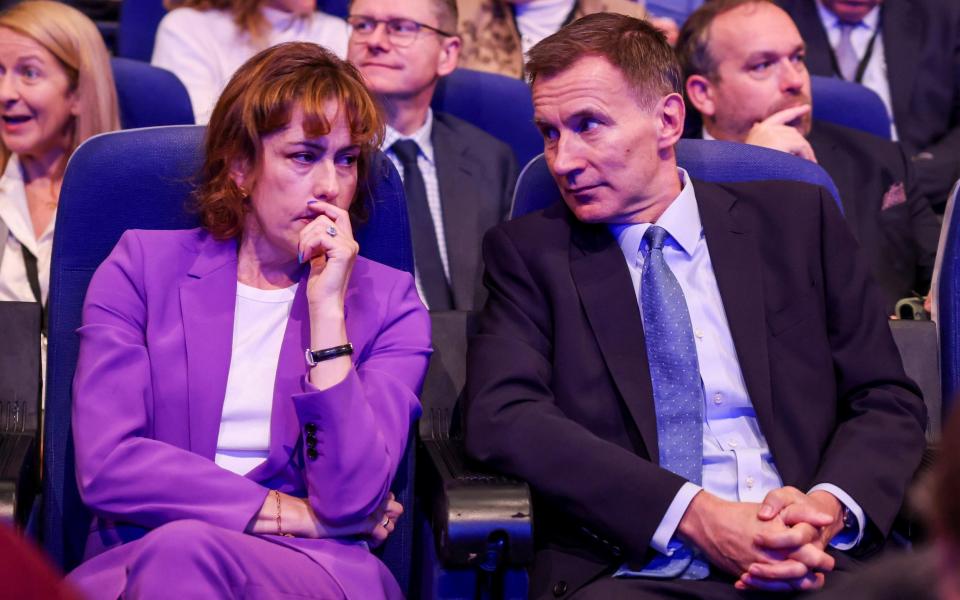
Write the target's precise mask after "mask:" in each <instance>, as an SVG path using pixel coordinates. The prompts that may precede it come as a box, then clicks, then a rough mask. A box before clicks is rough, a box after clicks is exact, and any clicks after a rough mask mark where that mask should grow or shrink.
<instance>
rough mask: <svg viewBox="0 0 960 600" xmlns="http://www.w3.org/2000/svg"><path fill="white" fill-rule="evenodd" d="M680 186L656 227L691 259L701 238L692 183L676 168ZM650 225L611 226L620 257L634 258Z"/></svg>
mask: <svg viewBox="0 0 960 600" xmlns="http://www.w3.org/2000/svg"><path fill="white" fill-rule="evenodd" d="M677 173H678V174H679V175H680V181H681V184H682V185H683V187H682V188H681V190H680V194H679V195H678V196H677V197H676V198H675V199H674V200H673V202H671V203H670V206H668V207H667V210H665V211H664V213H663V214H662V215H660V218H659V219H657V223H656V224H657V225H658V226H660V227H663V228H664V229H666V230H667V233H669V234H670V237H671V238H673V240H674V241H675V242H676V243H677V245H678V246H680V249H681V250H683V251H684V252H686V253H687V255H688V256H692V255H693V252H694V250H695V249H696V247H697V242H699V241H700V237H701V236H702V235H703V225H702V224H701V223H700V211H699V209H698V208H697V196H696V194H695V193H694V191H693V182H692V181H691V180H690V175H689V174H688V173H687V172H686V171H685V170H683V169H681V168H680V167H677ZM650 225H652V223H611V224H610V225H609V227H610V232H611V233H612V234H613V237H615V238H617V243H618V244H619V245H620V249H621V250H622V251H623V254H624V256H626V257H628V258H629V257H634V256H636V255H637V252H639V251H640V241H641V240H642V239H643V234H644V233H646V232H647V229H649V228H650Z"/></svg>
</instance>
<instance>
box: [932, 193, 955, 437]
mask: <svg viewBox="0 0 960 600" xmlns="http://www.w3.org/2000/svg"><path fill="white" fill-rule="evenodd" d="M958 201H960V181H958V182H957V184H956V185H954V186H953V190H951V192H950V199H949V200H948V202H947V211H946V213H945V214H944V220H943V230H942V231H941V232H940V248H939V251H938V254H937V265H936V268H935V269H934V278H933V281H934V287H933V288H932V289H931V290H930V293H932V294H935V302H934V306H935V318H936V320H937V325H938V326H939V328H940V365H941V369H940V376H941V380H942V386H941V387H942V389H943V415H942V417H943V422H946V420H947V418H948V417H949V415H950V411H951V410H952V409H953V405H954V404H955V403H956V402H957V396H958V395H960V209H958V208H957V206H956V204H957V202H958Z"/></svg>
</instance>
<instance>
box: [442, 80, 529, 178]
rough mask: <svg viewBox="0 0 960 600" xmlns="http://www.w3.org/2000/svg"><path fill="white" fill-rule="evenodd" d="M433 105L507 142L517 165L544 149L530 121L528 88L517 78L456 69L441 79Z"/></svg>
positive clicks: (524, 162) (522, 163)
mask: <svg viewBox="0 0 960 600" xmlns="http://www.w3.org/2000/svg"><path fill="white" fill-rule="evenodd" d="M432 106H433V110H437V111H441V112H446V113H450V114H451V115H453V116H455V117H459V118H461V119H463V120H464V121H466V122H468V123H470V124H472V125H474V126H476V127H479V128H480V129H482V130H483V131H486V132H487V133H489V134H490V135H492V136H493V137H495V138H497V139H498V140H501V141H502V142H504V143H506V144H507V145H508V146H510V147H511V148H512V149H513V153H514V155H515V156H516V157H517V164H521V165H524V164H526V163H527V161H529V160H530V159H531V158H533V157H534V156H536V155H537V154H540V153H541V152H543V138H542V137H541V136H540V132H539V131H537V128H536V127H535V126H534V124H533V103H532V102H531V99H530V88H529V86H527V84H526V83H524V82H523V81H520V80H519V79H514V78H513V77H505V76H503V75H497V74H495V73H484V72H482V71H473V70H470V69H457V70H455V71H454V72H453V73H451V74H450V75H447V76H446V77H444V78H442V79H440V83H439V84H438V85H437V89H436V91H435V92H434V93H433V102H432Z"/></svg>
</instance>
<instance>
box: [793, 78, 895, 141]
mask: <svg viewBox="0 0 960 600" xmlns="http://www.w3.org/2000/svg"><path fill="white" fill-rule="evenodd" d="M810 85H811V88H812V89H811V94H812V95H813V118H814V119H817V120H820V121H828V122H830V123H835V124H837V125H843V126H844V127H849V128H851V129H859V130H860V131H865V132H867V133H872V134H873V135H876V136H879V137H882V138H883V139H885V140H889V139H891V136H890V133H891V132H890V115H889V114H887V107H886V106H884V104H883V100H881V99H880V96H878V95H877V93H876V92H874V91H873V90H871V89H870V88H868V87H866V86H863V85H860V84H859V83H853V82H850V81H844V80H842V79H837V78H835V77H822V76H818V75H811V76H810Z"/></svg>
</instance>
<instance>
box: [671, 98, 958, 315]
mask: <svg viewBox="0 0 960 600" xmlns="http://www.w3.org/2000/svg"><path fill="white" fill-rule="evenodd" d="M687 115H688V118H687V127H686V129H685V131H684V136H685V137H690V138H700V137H702V135H703V133H702V132H703V126H702V122H701V119H700V115H699V113H697V111H695V110H691V111H689V112H688V113H687ZM807 139H808V141H809V142H810V145H811V146H812V147H813V151H814V153H815V154H816V155H817V162H818V163H819V164H820V166H821V167H823V169H824V170H825V171H826V172H827V174H828V175H830V178H831V179H833V182H834V183H835V184H836V186H837V191H838V192H840V201H841V203H842V204H843V212H844V216H845V217H846V220H847V223H848V224H849V226H850V230H851V231H852V233H853V236H854V238H855V239H856V240H857V242H858V243H859V244H860V248H861V250H862V252H863V256H864V259H865V260H866V264H867V266H868V267H869V268H870V271H871V273H872V274H873V276H874V278H875V279H876V281H877V283H879V284H880V291H881V293H882V295H883V299H884V305H885V306H886V307H887V312H888V314H893V309H894V306H895V305H896V303H897V300H899V299H900V298H905V297H908V296H912V295H915V294H925V293H926V292H927V290H928V288H929V287H930V278H931V276H932V275H933V263H934V260H935V259H936V254H937V242H938V240H939V237H940V222H939V221H938V220H937V217H936V215H934V213H933V210H932V209H931V208H930V204H929V202H928V201H927V198H926V197H925V196H924V195H923V193H922V192H921V190H920V188H919V183H918V181H917V178H916V176H915V170H914V168H913V163H912V162H911V161H908V160H907V158H906V157H905V156H904V153H903V150H902V148H901V145H900V144H896V143H894V142H890V141H888V140H884V139H882V138H879V137H877V136H874V135H870V134H868V133H864V132H862V131H857V130H856V129H850V128H849V127H841V126H839V125H835V124H833V123H827V122H825V121H814V122H813V129H812V130H811V132H810V135H809V136H808V137H807ZM897 184H903V188H902V189H903V199H904V202H902V203H899V204H895V205H892V206H888V207H887V208H886V209H884V208H883V207H884V200H885V198H891V197H896V196H898V195H899V188H894V186H896V185H897ZM888 193H889V194H890V195H889V196H888Z"/></svg>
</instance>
